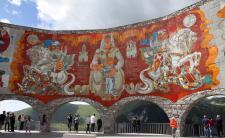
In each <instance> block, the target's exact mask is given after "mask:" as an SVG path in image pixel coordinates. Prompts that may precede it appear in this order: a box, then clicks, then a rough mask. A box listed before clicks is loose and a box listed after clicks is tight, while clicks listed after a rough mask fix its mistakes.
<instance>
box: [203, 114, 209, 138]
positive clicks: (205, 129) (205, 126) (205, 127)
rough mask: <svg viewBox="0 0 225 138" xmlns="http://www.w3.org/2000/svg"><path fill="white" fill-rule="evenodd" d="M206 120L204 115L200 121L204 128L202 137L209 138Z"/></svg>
mask: <svg viewBox="0 0 225 138" xmlns="http://www.w3.org/2000/svg"><path fill="white" fill-rule="evenodd" d="M208 121H209V120H208V118H207V116H206V115H204V117H203V119H202V125H203V127H204V136H205V137H209V126H208Z"/></svg>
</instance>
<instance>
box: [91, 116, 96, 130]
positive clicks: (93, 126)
mask: <svg viewBox="0 0 225 138" xmlns="http://www.w3.org/2000/svg"><path fill="white" fill-rule="evenodd" d="M95 123H96V117H95V114H93V115H92V116H91V131H92V132H95Z"/></svg>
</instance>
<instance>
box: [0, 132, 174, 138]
mask: <svg viewBox="0 0 225 138" xmlns="http://www.w3.org/2000/svg"><path fill="white" fill-rule="evenodd" d="M64 133H68V132H51V133H39V132H38V131H32V133H31V134H26V133H25V131H16V132H14V133H8V132H6V133H5V132H4V131H1V133H0V138H62V137H63V134H64ZM73 134H74V133H73ZM96 135H97V138H150V137H151V138H169V137H171V136H169V135H159V134H136V133H134V134H116V135H103V134H96Z"/></svg>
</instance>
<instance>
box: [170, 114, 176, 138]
mask: <svg viewBox="0 0 225 138" xmlns="http://www.w3.org/2000/svg"><path fill="white" fill-rule="evenodd" d="M170 127H171V128H172V137H173V138H175V137H176V131H177V120H176V118H175V117H172V118H171V120H170Z"/></svg>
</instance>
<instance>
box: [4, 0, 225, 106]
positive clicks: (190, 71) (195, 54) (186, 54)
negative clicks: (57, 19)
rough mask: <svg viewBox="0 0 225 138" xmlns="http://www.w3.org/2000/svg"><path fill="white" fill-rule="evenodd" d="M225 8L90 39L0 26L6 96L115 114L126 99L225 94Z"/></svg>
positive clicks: (206, 8) (220, 1)
mask: <svg viewBox="0 0 225 138" xmlns="http://www.w3.org/2000/svg"><path fill="white" fill-rule="evenodd" d="M223 6H224V0H208V1H205V2H199V3H196V4H195V5H192V6H190V7H187V8H185V9H183V10H180V11H178V12H176V13H173V14H171V15H169V16H165V17H162V18H158V19H154V20H150V21H146V22H142V23H137V24H133V25H128V26H123V27H117V28H111V29H103V30H87V31H50V30H42V29H35V28H29V27H21V26H16V25H10V24H4V23H0V31H1V33H0V65H1V66H0V76H1V79H0V86H1V88H0V93H1V94H16V95H24V96H30V97H34V98H36V99H38V100H40V101H42V102H44V103H48V102H50V101H52V100H56V99H59V98H67V97H80V98H82V97H84V98H89V99H91V100H94V101H96V102H99V103H100V104H102V105H103V106H111V105H112V104H114V103H116V102H117V101H119V100H121V99H124V98H126V97H136V96H159V97H163V98H166V99H168V100H170V101H172V102H176V101H177V100H179V99H180V98H182V97H184V96H187V95H190V94H193V93H196V92H199V91H204V90H211V89H217V88H224V86H225V81H224V80H225V79H224V77H222V76H223V74H224V73H225V69H224V66H225V64H224V59H225V57H224V56H225V54H224V51H225V50H224V49H225V48H224V46H225V43H224V42H225V30H224V28H225V21H224V20H225V19H224V7H223Z"/></svg>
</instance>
